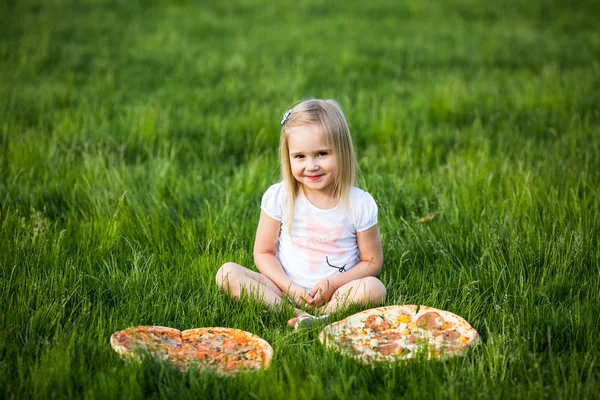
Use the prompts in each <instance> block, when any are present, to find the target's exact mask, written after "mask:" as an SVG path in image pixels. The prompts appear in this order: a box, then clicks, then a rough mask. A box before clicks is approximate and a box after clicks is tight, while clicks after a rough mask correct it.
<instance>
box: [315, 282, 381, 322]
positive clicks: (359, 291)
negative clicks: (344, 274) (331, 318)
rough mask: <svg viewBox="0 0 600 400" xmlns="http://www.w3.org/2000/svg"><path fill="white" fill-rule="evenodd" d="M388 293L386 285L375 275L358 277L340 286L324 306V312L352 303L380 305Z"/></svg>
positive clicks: (327, 312) (329, 312) (328, 312)
mask: <svg viewBox="0 0 600 400" xmlns="http://www.w3.org/2000/svg"><path fill="white" fill-rule="evenodd" d="M385 295H386V290H385V286H383V283H381V281H380V280H379V279H377V278H375V277H374V276H367V277H366V278H362V279H356V280H353V281H351V282H348V283H346V284H345V285H343V286H340V287H339V288H338V289H337V290H336V291H335V292H334V293H333V296H331V300H330V301H329V303H327V305H325V307H324V308H323V313H324V314H331V313H332V312H334V311H337V310H339V309H342V308H345V307H348V306H349V305H351V304H369V303H371V304H375V305H379V304H381V302H382V301H383V299H384V297H385Z"/></svg>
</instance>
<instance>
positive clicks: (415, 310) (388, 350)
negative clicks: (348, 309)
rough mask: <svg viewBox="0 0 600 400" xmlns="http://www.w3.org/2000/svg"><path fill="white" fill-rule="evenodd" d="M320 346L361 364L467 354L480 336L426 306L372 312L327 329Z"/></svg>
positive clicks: (455, 318)
mask: <svg viewBox="0 0 600 400" xmlns="http://www.w3.org/2000/svg"><path fill="white" fill-rule="evenodd" d="M319 339H320V340H321V343H323V344H325V346H327V347H329V348H333V349H335V350H338V351H339V352H341V353H342V354H345V355H348V356H351V357H354V358H356V359H358V360H360V361H362V362H365V363H370V362H374V361H384V362H386V361H387V362H394V361H397V360H403V359H409V358H414V357H419V356H422V357H425V358H438V357H449V356H453V355H456V354H461V353H464V352H465V351H466V350H467V349H468V348H469V347H470V346H472V345H474V344H476V343H477V342H478V340H479V335H478V333H477V331H476V330H475V329H473V327H472V326H471V325H469V323H468V322H467V321H466V320H465V319H464V318H462V317H460V316H458V315H456V314H453V313H451V312H448V311H444V310H438V309H436V308H432V307H427V306H416V305H404V306H388V307H378V308H372V309H370V310H366V311H362V312H359V313H357V314H354V315H351V316H349V317H347V318H346V319H343V320H341V321H337V322H334V323H332V324H330V325H327V326H326V327H325V328H324V329H323V331H321V333H320V335H319Z"/></svg>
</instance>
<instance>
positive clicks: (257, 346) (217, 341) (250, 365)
mask: <svg viewBox="0 0 600 400" xmlns="http://www.w3.org/2000/svg"><path fill="white" fill-rule="evenodd" d="M110 344H111V346H112V348H113V349H114V350H115V351H116V352H117V353H119V354H120V355H121V356H122V357H124V358H127V359H136V358H137V359H139V358H141V357H143V356H144V355H150V356H151V357H153V358H154V359H158V360H163V361H167V362H169V363H170V364H172V365H174V366H175V367H177V368H179V369H181V370H182V371H187V370H188V369H189V368H190V367H192V368H198V369H208V370H213V371H215V372H218V373H225V374H236V373H238V372H242V371H255V370H261V369H267V368H268V367H269V364H270V362H271V358H272V357H273V348H272V347H271V345H270V344H269V343H268V342H267V341H265V340H264V339H262V338H260V337H258V336H256V335H254V334H252V333H250V332H246V331H242V330H239V329H234V328H197V329H188V330H185V331H183V332H182V331H179V330H177V329H173V328H166V327H163V326H135V327H132V328H127V329H124V330H122V331H118V332H115V333H113V334H112V336H111V337H110Z"/></svg>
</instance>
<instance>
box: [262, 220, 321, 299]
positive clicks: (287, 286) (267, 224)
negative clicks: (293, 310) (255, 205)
mask: <svg viewBox="0 0 600 400" xmlns="http://www.w3.org/2000/svg"><path fill="white" fill-rule="evenodd" d="M280 230H281V222H280V221H277V220H274V219H273V218H271V217H269V215H267V214H266V213H265V212H264V211H261V212H260V219H259V221H258V228H257V229H256V239H255V241H254V263H255V264H256V266H257V267H258V270H259V271H260V273H261V274H263V275H264V276H266V277H267V278H269V279H270V280H271V281H273V283H275V285H277V287H278V288H279V289H281V291H282V292H283V293H286V294H288V296H290V297H292V298H293V299H294V301H296V302H297V300H298V299H302V300H303V301H304V302H312V299H309V298H308V296H307V295H306V291H305V290H304V289H303V288H301V287H299V286H298V285H296V284H295V283H294V282H293V281H292V280H291V279H290V278H289V277H288V276H287V275H286V274H285V272H284V271H283V267H282V266H281V263H280V262H279V260H278V259H277V257H276V256H275V254H276V251H277V241H278V240H279V231H280Z"/></svg>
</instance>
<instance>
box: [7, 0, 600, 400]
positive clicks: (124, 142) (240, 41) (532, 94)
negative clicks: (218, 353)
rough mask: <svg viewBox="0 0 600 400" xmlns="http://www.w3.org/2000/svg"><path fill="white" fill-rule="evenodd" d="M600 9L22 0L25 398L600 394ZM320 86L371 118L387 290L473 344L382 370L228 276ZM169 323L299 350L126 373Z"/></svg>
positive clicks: (14, 301) (362, 130) (11, 127)
mask: <svg viewBox="0 0 600 400" xmlns="http://www.w3.org/2000/svg"><path fill="white" fill-rule="evenodd" d="M598 20H600V6H599V5H598V3H597V2H595V1H586V0H577V1H566V0H561V1H558V0H557V1H551V0H532V1H526V2H525V1H519V0H507V1H503V2H491V1H474V0H447V1H441V0H440V1H432V0H423V1H418V0H403V1H383V0H374V1H368V2H367V1H354V0H347V1H329V2H322V1H314V0H312V1H305V2H296V1H289V0H282V1H279V2H267V1H260V0H232V1H226V2H208V1H192V0H164V1H142V0H131V1H117V0H112V1H109V0H80V1H75V0H4V1H2V2H0V76H1V77H2V78H1V79H0V397H1V398H9V399H11V398H15V399H20V398H54V397H58V398H71V397H73V398H149V397H150V398H207V399H232V398H260V399H263V398H265V399H266V398H286V399H289V400H293V399H312V398H314V399H320V398H339V399H350V398H351V399H354V398H357V399H361V398H370V397H375V398H399V397H406V398H451V399H452V398H457V399H461V398H485V399H487V398H497V399H505V398H553V399H554V398H564V399H573V398H597V396H598V393H599V392H600V351H599V350H598V332H599V331H600V316H599V314H598V310H599V309H600V246H599V241H598V238H599V237H600V200H599V199H600V90H599V88H600V33H599V31H598V25H597V21H598ZM306 97H317V98H335V99H336V100H338V101H339V102H340V104H341V105H342V107H343V108H344V111H345V113H346V115H347V118H348V122H349V125H350V129H351V131H352V134H353V138H354V144H355V147H356V152H357V156H358V162H359V166H360V177H359V186H360V187H361V188H363V189H365V190H367V191H369V192H370V193H371V194H372V195H373V197H374V198H375V199H376V201H377V204H378V207H379V229H380V231H381V236H382V244H383V251H384V258H385V262H384V268H383V272H382V274H381V276H380V278H381V280H382V281H383V282H384V284H385V285H386V287H387V290H388V296H387V298H386V300H385V304H386V305H393V304H423V305H427V306H432V307H437V308H441V309H445V310H448V311H451V312H454V313H456V314H459V315H461V316H463V317H464V318H466V319H467V320H468V321H469V322H470V323H471V325H473V327H475V329H477V330H478V332H479V333H480V336H481V342H480V344H479V345H478V346H477V347H475V348H473V349H472V350H471V351H470V352H469V353H467V354H466V355H465V356H464V357H460V358H453V359H450V360H446V361H433V362H432V361H426V360H415V362H410V363H408V364H404V363H398V364H397V365H391V366H381V365H379V366H374V367H369V366H364V365H361V364H359V363H357V362H355V361H354V360H351V359H347V358H344V357H342V356H341V355H339V354H337V353H334V352H331V351H329V350H326V349H325V348H324V347H323V346H322V345H321V344H320V342H319V341H318V337H317V333H315V332H309V333H306V332H301V333H298V332H295V331H293V330H291V329H290V328H288V327H287V325H286V321H287V319H288V318H290V316H291V312H290V310H280V311H278V312H270V311H269V310H267V309H266V308H265V307H264V306H262V305H260V304H257V303H256V302H254V301H252V300H250V299H247V298H245V299H243V300H242V301H240V302H236V301H233V300H231V299H229V298H228V297H227V296H225V295H224V294H223V293H221V292H220V291H219V290H217V287H216V284H215V281H214V275H215V272H216V270H217V269H218V268H219V266H220V265H222V264H223V263H224V262H227V261H235V262H237V263H240V264H242V265H246V266H248V267H251V268H255V266H254V265H253V257H252V246H253V241H254V233H255V229H256V224H257V222H258V215H259V212H260V208H259V206H260V200H261V196H262V194H263V193H264V191H265V190H266V189H267V188H268V187H269V185H270V184H272V183H275V182H277V181H278V180H279V179H280V172H279V167H278V160H277V146H278V140H279V122H280V120H281V116H282V114H283V113H284V112H285V110H286V109H287V108H288V107H289V105H290V104H292V103H294V102H295V101H297V100H299V99H303V98H306ZM434 214H435V215H436V217H435V218H434V219H432V220H431V221H429V222H426V223H419V222H418V220H419V218H422V217H424V216H427V215H434ZM357 311H360V308H356V307H355V308H352V309H349V310H345V311H342V312H340V313H338V315H335V318H336V319H340V318H343V317H345V316H347V315H351V314H352V313H354V312H357ZM146 324H151V325H162V326H170V327H174V328H177V329H181V330H184V329H189V328H195V327H203V326H228V327H234V328H239V329H243V330H247V331H250V332H253V333H255V334H257V335H259V336H261V337H262V338H264V339H266V340H267V341H269V343H271V345H272V346H273V348H274V350H275V356H274V359H273V363H272V365H271V367H270V368H269V369H268V370H266V371H264V372H260V373H254V374H246V375H241V376H238V377H220V376H216V375H214V374H210V373H197V372H195V371H192V372H189V373H180V372H178V371H176V370H173V369H171V368H169V367H168V366H166V365H164V364H161V363H153V362H149V361H146V362H144V363H142V364H130V363H125V362H124V361H123V360H121V359H120V358H119V356H118V355H117V354H116V353H115V352H114V351H113V350H112V348H111V347H110V344H109V338H110V335H111V334H112V333H113V332H115V331H117V330H121V329H124V328H126V327H129V326H133V325H146Z"/></svg>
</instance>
